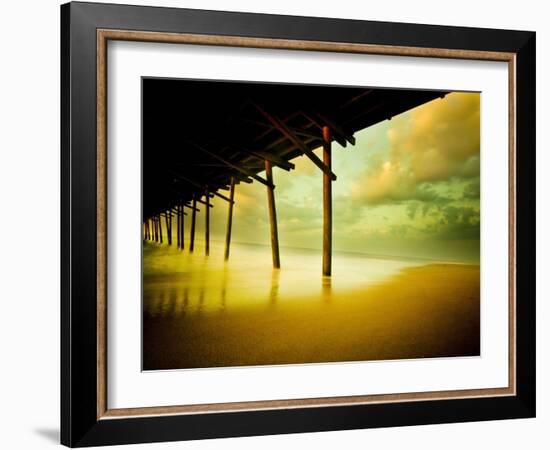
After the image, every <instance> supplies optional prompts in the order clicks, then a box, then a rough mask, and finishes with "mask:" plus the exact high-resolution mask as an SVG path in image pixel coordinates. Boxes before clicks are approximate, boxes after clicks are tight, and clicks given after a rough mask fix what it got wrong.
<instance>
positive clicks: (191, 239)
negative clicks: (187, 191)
mask: <svg viewBox="0 0 550 450" xmlns="http://www.w3.org/2000/svg"><path fill="white" fill-rule="evenodd" d="M206 209H208V208H206ZM196 219H197V195H196V194H193V213H192V214H191V235H190V237H189V251H190V252H191V253H193V249H194V248H195V221H196Z"/></svg>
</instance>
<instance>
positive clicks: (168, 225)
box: [164, 211, 172, 245]
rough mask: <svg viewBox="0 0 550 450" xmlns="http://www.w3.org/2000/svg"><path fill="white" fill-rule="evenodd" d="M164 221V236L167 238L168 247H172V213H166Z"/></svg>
mask: <svg viewBox="0 0 550 450" xmlns="http://www.w3.org/2000/svg"><path fill="white" fill-rule="evenodd" d="M164 219H165V222H166V236H167V238H168V245H172V213H171V212H170V211H167V212H166V215H165V216H164Z"/></svg>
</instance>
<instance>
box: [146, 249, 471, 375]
mask: <svg viewBox="0 0 550 450" xmlns="http://www.w3.org/2000/svg"><path fill="white" fill-rule="evenodd" d="M162 251H163V252H164V253H161V254H160V255H159V254H158V251H157V250H154V251H153V253H152V254H146V256H145V258H146V261H145V262H144V268H145V271H144V304H143V368H144V369H145V370H154V369H178V368H198V367H217V366H250V365H266V364H294V363H315V362H336V361H365V360H382V359H402V358H423V357H450V356H474V355H479V349H480V344H479V340H480V334H479V307H480V301H479V287H480V285H479V276H480V274H479V265H463V264H426V263H414V264H413V263H403V264H401V265H397V266H395V267H393V266H392V268H391V270H389V269H388V270H387V273H384V274H381V275H380V276H378V277H372V276H367V274H366V272H369V271H370V268H371V267H373V266H376V267H379V266H380V265H384V264H386V263H387V262H385V261H379V260H373V259H364V261H363V259H361V258H359V259H358V260H357V261H363V262H362V263H358V262H354V263H353V264H350V267H354V268H355V272H354V273H353V274H352V275H349V277H350V281H349V283H347V284H346V283H345V278H346V276H347V275H345V274H348V272H353V271H352V270H351V269H350V270H347V271H345V274H339V275H338V274H337V275H333V277H332V279H328V278H325V279H323V278H322V277H318V276H311V275H310V274H308V273H303V274H302V275H301V277H305V278H301V280H302V281H301V282H300V281H299V280H297V279H289V280H287V281H285V280H286V279H285V276H286V275H284V271H285V269H284V267H283V269H281V271H273V270H271V269H270V270H269V274H268V273H267V269H266V268H265V267H268V265H269V261H268V262H267V263H266V264H267V266H265V267H264V265H263V263H262V264H260V263H258V264H257V266H258V268H257V270H256V271H250V270H249V268H247V269H246V270H245V271H244V272H241V273H238V274H235V273H234V271H233V270H232V269H230V268H228V267H230V266H231V262H230V263H229V264H226V265H224V264H222V263H219V264H216V265H209V263H208V260H207V259H205V258H204V257H201V256H198V255H191V256H190V255H187V256H183V255H179V256H174V255H173V251H172V250H169V251H167V250H162ZM211 256H212V255H211ZM147 258H149V261H147ZM151 258H155V259H154V261H152V260H151ZM170 258H174V261H178V262H177V264H178V266H177V267H175V266H174V264H175V263H167V261H169V260H170ZM237 259H238V258H237ZM248 259H249V258H247V260H248ZM233 264H234V265H237V266H238V263H237V262H234V263H233ZM388 264H389V263H388ZM190 267H193V270H191V269H190ZM197 267H198V269H197ZM291 270H292V269H291V268H289V269H287V271H291ZM318 272H319V269H318V268H317V267H315V268H314V270H312V272H311V273H312V274H313V273H316V274H318ZM361 273H365V276H364V277H362V276H361ZM337 277H338V278H337ZM342 278H344V280H343V279H342ZM197 280H199V281H197ZM247 280H249V283H247ZM361 280H364V281H361ZM306 285H307V286H306ZM293 286H294V289H293ZM293 292H296V294H295V295H293Z"/></svg>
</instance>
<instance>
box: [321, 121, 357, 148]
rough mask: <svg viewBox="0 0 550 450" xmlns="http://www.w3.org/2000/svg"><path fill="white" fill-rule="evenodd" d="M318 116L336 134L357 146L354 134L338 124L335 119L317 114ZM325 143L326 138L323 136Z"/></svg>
mask: <svg viewBox="0 0 550 450" xmlns="http://www.w3.org/2000/svg"><path fill="white" fill-rule="evenodd" d="M317 116H318V117H319V118H320V119H321V120H322V121H323V122H325V124H326V125H327V126H329V127H330V128H331V129H332V131H333V132H334V133H336V134H339V135H340V136H342V137H343V138H344V139H345V140H346V141H348V142H349V143H350V144H351V145H355V137H354V136H353V133H351V132H350V131H347V130H346V129H345V128H344V127H343V126H342V125H340V124H338V123H336V122H335V121H334V119H332V118H331V117H328V116H327V115H326V114H321V113H317ZM323 142H324V136H323Z"/></svg>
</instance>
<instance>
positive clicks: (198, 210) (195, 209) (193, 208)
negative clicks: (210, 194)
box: [181, 203, 201, 216]
mask: <svg viewBox="0 0 550 450" xmlns="http://www.w3.org/2000/svg"><path fill="white" fill-rule="evenodd" d="M181 206H182V207H183V208H189V209H191V210H193V211H197V212H200V211H201V210H200V209H198V208H196V207H194V206H191V205H188V204H187V203H183V204H182V205H181ZM183 214H184V215H185V216H186V215H187V213H185V212H184V213H183Z"/></svg>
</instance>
